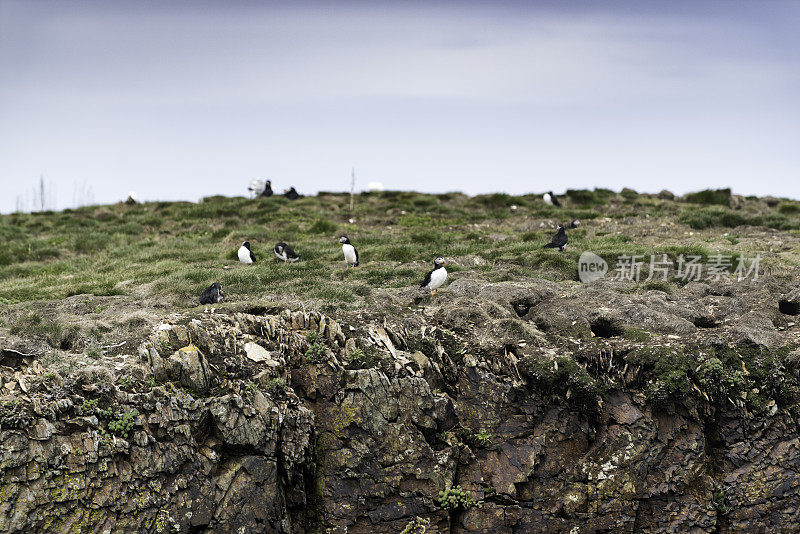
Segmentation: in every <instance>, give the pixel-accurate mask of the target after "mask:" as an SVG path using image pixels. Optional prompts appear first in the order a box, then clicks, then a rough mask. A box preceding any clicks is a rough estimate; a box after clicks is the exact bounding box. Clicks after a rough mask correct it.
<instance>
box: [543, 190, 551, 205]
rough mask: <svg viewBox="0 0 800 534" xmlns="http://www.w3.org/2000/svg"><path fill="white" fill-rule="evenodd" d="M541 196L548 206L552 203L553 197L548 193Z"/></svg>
mask: <svg viewBox="0 0 800 534" xmlns="http://www.w3.org/2000/svg"><path fill="white" fill-rule="evenodd" d="M542 198H543V199H544V203H545V204H547V205H548V206H552V205H553V197H551V196H550V193H545V194H544V196H542Z"/></svg>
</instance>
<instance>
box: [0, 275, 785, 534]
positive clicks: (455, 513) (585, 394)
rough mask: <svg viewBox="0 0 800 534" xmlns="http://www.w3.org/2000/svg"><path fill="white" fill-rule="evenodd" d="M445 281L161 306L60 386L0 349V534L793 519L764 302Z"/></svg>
mask: <svg viewBox="0 0 800 534" xmlns="http://www.w3.org/2000/svg"><path fill="white" fill-rule="evenodd" d="M450 288H451V289H450V290H451V294H452V296H453V299H452V300H450V301H449V302H448V303H447V305H442V306H429V307H427V308H424V309H421V310H417V311H411V312H409V313H406V314H402V313H398V314H397V315H396V316H393V317H392V318H391V319H390V318H388V317H386V316H384V317H383V318H382V319H379V318H378V317H376V316H370V315H369V314H366V313H365V314H362V315H359V316H349V317H348V316H343V317H342V318H340V321H338V322H337V321H334V320H332V319H331V318H330V317H326V316H324V315H322V314H319V313H316V312H311V313H305V312H299V311H296V312H290V311H288V310H287V311H282V312H277V313H276V314H274V315H252V314H247V313H230V314H198V315H196V316H187V317H172V318H170V319H169V320H167V321H165V322H164V323H163V324H162V325H161V326H159V327H157V328H156V329H155V330H154V331H153V332H152V333H151V334H150V335H149V337H148V338H147V339H146V340H144V341H143V342H142V343H141V345H140V347H139V348H138V351H137V354H135V355H127V356H124V357H121V358H120V357H116V358H115V359H114V361H111V360H109V361H104V360H102V359H101V360H100V361H98V362H97V363H96V364H94V365H92V366H90V367H87V368H85V369H82V370H81V371H80V372H75V373H74V374H72V375H70V376H58V375H57V374H54V373H52V372H49V371H48V370H47V368H46V367H45V366H43V365H42V364H41V362H40V361H39V360H38V359H36V358H34V357H31V356H28V355H25V354H20V353H15V352H14V351H10V350H8V351H4V352H3V353H2V354H3V357H2V361H1V362H0V372H1V374H2V386H0V387H2V389H3V392H4V397H3V404H2V413H0V532H33V531H35V532H183V533H189V532H270V533H285V534H295V533H297V534H299V533H305V532H326V533H341V534H343V533H345V532H346V533H348V534H359V533H364V534H366V533H384V532H385V533H397V532H401V531H403V530H404V529H407V530H406V532H422V531H423V530H422V529H423V527H424V529H425V531H426V532H428V533H484V532H493V533H523V532H524V533H529V532H543V533H544V532H565V533H566V532H572V533H574V532H597V531H607V532H664V531H672V532H712V531H716V532H743V531H755V532H758V531H762V532H772V531H779V530H781V529H784V528H786V526H787V525H794V524H797V522H798V519H800V517H798V515H799V514H800V512H798V510H800V508H798V485H800V477H799V476H798V475H799V474H800V433H799V432H798V430H797V424H796V421H797V411H796V404H797V403H796V401H797V393H798V392H797V371H798V367H800V366H799V365H798V364H797V362H798V361H800V358H798V357H797V356H796V351H795V352H792V349H795V348H796V344H797V343H796V342H797V340H796V339H795V338H794V337H792V336H793V334H790V333H787V331H786V330H785V328H786V327H785V326H783V325H784V324H786V323H780V322H778V321H780V320H781V316H784V315H785V313H781V311H779V310H778V309H777V305H776V302H777V300H778V298H777V297H776V296H775V295H776V293H775V291H773V289H771V288H770V287H760V286H759V287H753V288H750V289H748V290H742V289H739V288H734V287H719V286H716V287H715V286H713V285H708V284H688V285H686V286H685V287H683V288H682V289H680V290H679V291H678V292H676V294H673V295H667V294H665V293H663V292H660V291H648V292H645V293H642V294H623V293H617V292H610V291H608V290H607V288H604V286H603V285H598V286H592V287H586V288H583V287H582V288H580V290H576V291H566V292H565V291H559V290H558V287H557V286H556V285H555V284H553V283H551V282H547V281H540V282H536V283H531V284H515V283H502V284H495V285H493V286H488V285H485V284H484V285H481V284H476V283H475V282H474V281H466V280H456V281H454V282H453V283H452V285H451V286H450ZM600 302H602V305H598V303H600ZM393 305H394V304H393V303H389V304H387V306H393ZM375 313H376V315H377V314H379V313H381V311H380V310H378V311H377V312H375ZM776 324H777V325H778V326H780V328H778V326H776ZM723 362H724V364H723Z"/></svg>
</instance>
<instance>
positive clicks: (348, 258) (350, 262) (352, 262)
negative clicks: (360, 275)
mask: <svg viewBox="0 0 800 534" xmlns="http://www.w3.org/2000/svg"><path fill="white" fill-rule="evenodd" d="M339 244H340V245H342V253H343V254H344V263H345V269H349V268H350V267H353V268H355V267H356V266H357V265H358V251H357V250H356V247H354V246H353V245H352V244H351V243H350V239H348V237H347V236H346V235H343V236H342V237H340V238H339Z"/></svg>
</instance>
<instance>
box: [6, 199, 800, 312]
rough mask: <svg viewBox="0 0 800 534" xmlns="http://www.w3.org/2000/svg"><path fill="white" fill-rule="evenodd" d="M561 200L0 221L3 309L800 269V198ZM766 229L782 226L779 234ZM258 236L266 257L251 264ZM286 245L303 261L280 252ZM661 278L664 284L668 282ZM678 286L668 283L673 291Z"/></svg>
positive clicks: (88, 211)
mask: <svg viewBox="0 0 800 534" xmlns="http://www.w3.org/2000/svg"><path fill="white" fill-rule="evenodd" d="M562 199H563V204H564V206H563V207H560V208H557V207H552V206H547V205H545V204H544V202H543V201H542V200H541V197H540V196H538V195H524V196H509V195H505V194H494V195H482V196H476V197H468V196H465V195H462V194H459V193H448V194H441V195H429V194H420V193H412V192H395V191H388V192H381V193H362V194H360V195H357V196H356V197H355V207H354V210H353V211H352V212H350V211H349V195H347V194H340V193H321V194H319V195H318V196H314V197H305V198H302V199H300V200H297V201H288V200H286V199H284V198H282V197H273V198H268V199H256V200H250V199H246V198H242V197H236V198H225V197H209V198H205V199H203V200H202V201H201V202H199V203H196V204H195V203H189V202H149V203H144V204H136V205H126V204H122V203H119V204H115V205H108V206H92V207H85V208H80V209H74V210H64V211H61V212H42V213H30V214H11V215H3V216H0V235H1V236H2V238H3V240H4V247H3V248H2V250H0V303H5V304H15V303H19V302H26V301H35V300H49V299H62V298H64V297H68V296H71V295H78V294H93V295H97V296H104V295H130V296H133V297H138V298H140V299H147V300H148V301H149V302H155V303H158V304H161V305H165V306H183V307H185V306H194V305H195V304H196V299H197V297H198V295H199V294H200V292H201V291H202V289H203V288H204V287H206V286H207V285H208V284H210V283H211V282H213V281H219V282H220V283H221V284H222V286H223V288H224V291H225V292H226V296H227V300H228V301H239V302H241V301H244V300H266V301H270V302H276V303H291V302H298V301H301V302H303V303H307V304H311V305H316V306H319V307H322V308H330V307H345V308H351V309H352V308H354V307H357V306H358V305H359V303H360V302H363V299H364V297H366V296H368V295H369V294H370V293H371V292H372V291H373V290H374V289H375V288H401V287H409V286H413V285H415V284H418V283H419V281H420V280H421V279H422V277H423V276H424V273H425V272H426V270H427V269H429V268H430V267H429V266H430V264H431V262H432V260H433V258H434V257H435V256H437V255H442V256H444V257H446V258H447V260H448V266H447V268H448V270H449V271H450V272H451V273H458V272H459V271H470V273H469V276H474V277H479V278H481V279H484V280H487V281H492V282H496V281H505V280H519V279H525V278H528V277H543V278H547V279H551V280H556V281H572V280H576V279H577V270H576V265H577V258H578V256H579V254H580V252H581V251H583V250H591V251H593V252H596V253H599V254H600V255H602V256H604V257H605V258H606V259H607V260H609V262H610V265H611V268H612V269H613V265H614V262H615V261H616V257H617V256H618V255H620V254H641V255H645V256H646V257H649V255H650V254H654V253H658V254H662V253H666V254H668V255H669V256H670V257H673V258H674V257H677V256H678V255H680V254H687V255H688V254H698V255H702V256H704V257H707V256H709V255H711V254H717V253H722V254H726V255H732V256H734V257H736V256H738V255H740V254H743V255H746V256H750V255H754V254H755V252H767V253H769V252H770V250H772V254H767V256H768V257H767V258H766V260H765V265H766V267H767V268H769V269H772V270H773V271H774V270H775V269H780V268H783V267H785V268H792V267H794V266H796V265H797V264H798V254H797V250H796V249H793V248H792V247H789V246H782V245H781V244H780V243H778V244H776V243H774V242H772V241H774V235H789V234H791V235H795V236H796V235H797V234H798V230H799V229H800V203H798V202H793V201H788V200H780V201H779V200H777V199H775V200H770V199H767V200H760V199H756V198H754V197H751V198H747V199H744V198H742V197H736V196H731V195H730V192H729V191H704V192H701V193H698V194H695V195H688V196H687V197H686V198H685V199H683V200H682V201H674V200H665V199H661V198H658V197H657V196H655V195H640V194H636V193H635V192H633V191H630V190H625V191H623V193H622V194H616V193H614V192H612V191H608V190H594V191H586V190H581V191H569V192H568V194H567V195H566V196H565V197H562ZM572 218H578V219H580V220H581V222H582V223H583V225H582V226H581V228H580V229H577V230H572V231H570V232H569V238H570V244H569V247H568V249H567V251H566V252H564V253H559V252H557V251H553V250H545V249H543V248H542V245H543V244H544V243H546V242H547V241H548V240H549V238H550V236H552V235H553V233H554V228H555V225H556V224H557V223H558V222H569V221H570V220H571V219H572ZM771 230H780V231H781V232H780V233H777V232H773V231H771ZM342 234H347V235H349V236H350V238H351V240H352V241H353V243H354V244H355V246H356V247H357V248H358V250H359V253H360V255H361V266H360V267H359V268H358V269H356V270H354V271H351V272H345V270H344V265H343V260H342V254H341V248H340V246H339V245H338V244H337V237H338V236H339V235H342ZM244 240H249V241H250V242H251V244H252V248H253V251H254V253H255V254H256V256H257V257H258V259H259V261H258V263H257V264H255V265H240V264H239V263H238V261H237V259H236V249H237V248H238V246H239V245H240V243H241V242H242V241H244ZM280 240H283V241H286V242H288V243H290V244H291V245H292V246H293V247H294V249H295V250H296V251H297V252H298V253H299V254H301V255H302V261H301V262H299V263H297V264H287V265H284V264H283V263H282V262H279V261H277V260H276V258H275V257H274V255H273V253H272V247H273V245H274V244H275V243H276V242H277V241H280ZM662 285H667V284H663V283H662ZM662 289H668V287H665V288H662Z"/></svg>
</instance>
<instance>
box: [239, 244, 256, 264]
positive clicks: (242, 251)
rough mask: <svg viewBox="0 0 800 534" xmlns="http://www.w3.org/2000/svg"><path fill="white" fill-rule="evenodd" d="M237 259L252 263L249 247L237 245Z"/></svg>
mask: <svg viewBox="0 0 800 534" xmlns="http://www.w3.org/2000/svg"><path fill="white" fill-rule="evenodd" d="M239 261H240V262H242V263H253V260H252V259H250V249H248V248H247V247H239Z"/></svg>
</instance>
